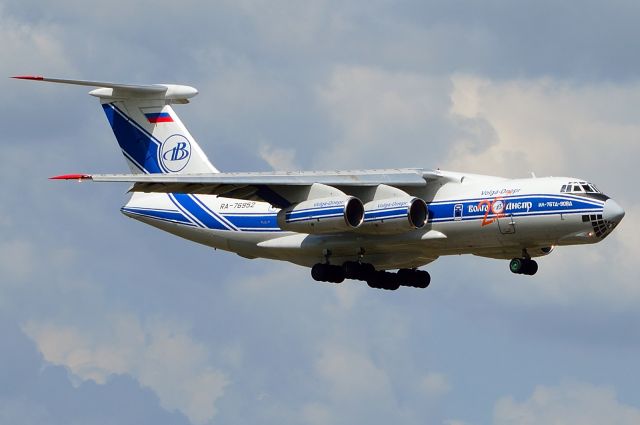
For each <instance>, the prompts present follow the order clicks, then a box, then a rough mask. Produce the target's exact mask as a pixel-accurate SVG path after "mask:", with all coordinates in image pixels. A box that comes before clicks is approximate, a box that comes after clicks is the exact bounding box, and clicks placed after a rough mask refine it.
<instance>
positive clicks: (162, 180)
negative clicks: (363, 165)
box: [52, 168, 437, 208]
mask: <svg viewBox="0 0 640 425" xmlns="http://www.w3.org/2000/svg"><path fill="white" fill-rule="evenodd" d="M433 176H437V175H436V174H435V172H430V171H425V170H422V169H418V168H402V169H384V170H351V171H296V172H266V173H215V174H94V175H89V174H67V175H63V176H56V177H52V179H56V180H76V179H77V180H92V181H95V182H122V183H132V184H133V186H132V187H131V188H130V189H129V191H130V192H161V193H193V194H207V195H219V196H224V197H228V198H236V199H246V200H255V201H265V202H268V203H270V204H272V205H274V206H276V207H279V208H285V207H288V206H289V205H291V204H294V203H296V202H300V201H302V200H305V199H307V197H308V195H309V191H310V190H311V188H312V186H313V185H314V184H316V185H317V184H321V185H326V186H331V187H335V188H336V189H339V190H342V191H344V192H345V193H353V192H354V191H356V192H357V191H359V190H360V191H362V190H366V189H367V188H375V187H377V186H378V185H381V184H384V185H388V186H393V187H398V188H412V187H413V188H419V187H424V186H426V184H427V179H429V178H431V177H433Z"/></svg>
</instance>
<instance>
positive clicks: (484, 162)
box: [447, 75, 640, 183]
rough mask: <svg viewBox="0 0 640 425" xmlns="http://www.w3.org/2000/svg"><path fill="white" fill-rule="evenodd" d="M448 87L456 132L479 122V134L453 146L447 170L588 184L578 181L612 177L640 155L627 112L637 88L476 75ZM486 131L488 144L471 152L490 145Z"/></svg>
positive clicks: (637, 127) (639, 103)
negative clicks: (475, 143) (576, 179)
mask: <svg viewBox="0 0 640 425" xmlns="http://www.w3.org/2000/svg"><path fill="white" fill-rule="evenodd" d="M451 81H452V84H453V89H452V92H451V100H452V105H451V109H450V113H451V117H452V118H453V119H456V120H458V125H460V126H465V125H469V124H473V123H478V122H480V123H482V124H483V125H482V126H481V127H480V128H482V129H483V130H482V131H478V130H477V129H476V130H475V131H473V130H472V131H468V132H467V133H466V135H467V136H468V137H466V138H464V137H462V138H459V139H457V140H453V141H452V146H453V148H452V149H451V151H450V152H449V158H450V159H449V161H448V164H447V166H448V167H449V168H452V169H459V170H465V171H466V170H469V171H475V172H481V173H486V174H492V175H505V176H511V177H518V176H523V177H525V176H527V174H528V171H536V172H537V174H538V175H559V174H560V175H562V174H564V173H571V172H575V173H580V174H581V175H580V176H581V177H585V178H588V177H589V176H588V175H583V174H586V173H589V172H590V173H592V175H593V177H595V176H596V175H597V174H605V175H606V174H612V173H611V172H612V171H613V170H612V169H611V167H612V165H613V164H614V163H618V165H623V167H625V166H626V165H627V164H628V161H626V160H625V158H626V157H627V155H631V154H633V153H637V151H638V149H639V146H638V143H637V135H638V132H639V131H640V124H639V123H638V122H637V120H636V119H635V118H633V117H631V116H630V115H629V111H632V110H637V108H638V107H640V83H636V82H631V83H620V84H612V83H594V84H588V85H586V84H585V85H576V84H572V83H569V82H564V81H558V80H553V79H551V78H546V79H533V80H528V79H519V80H510V81H494V80H489V79H486V78H481V77H478V76H473V75H454V76H453V77H452V79H451ZM467 128H468V127H467ZM487 128H488V129H490V131H489V134H492V135H494V137H493V138H492V143H491V144H489V145H487V146H484V147H483V148H481V149H471V148H470V147H469V144H470V140H471V141H472V140H473V139H477V138H485V137H487V131H486V130H485V129H487ZM596 173H597V174H596ZM615 177H616V176H615V175H613V176H610V181H616V178H615ZM596 183H597V182H596Z"/></svg>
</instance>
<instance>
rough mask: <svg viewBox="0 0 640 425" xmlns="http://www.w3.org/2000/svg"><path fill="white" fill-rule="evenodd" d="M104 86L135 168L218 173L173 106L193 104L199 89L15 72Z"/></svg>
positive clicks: (109, 111)
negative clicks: (70, 78)
mask: <svg viewBox="0 0 640 425" xmlns="http://www.w3.org/2000/svg"><path fill="white" fill-rule="evenodd" d="M14 78H18V79H21V80H35V81H45V82H51V83H62V84H72V85H78V86H89V87H98V88H97V89H95V90H93V91H91V92H90V93H89V94H91V95H92V96H95V97H98V98H99V99H100V103H101V104H102V108H103V109H104V112H105V113H106V115H107V119H108V120H109V124H111V128H112V129H113V133H114V134H115V136H116V139H117V140H118V144H119V145H120V149H122V153H123V154H124V156H125V158H126V160H127V163H128V164H129V167H130V168H131V171H132V172H134V173H144V174H153V173H163V174H169V173H184V174H187V173H189V174H192V173H217V172H218V170H216V168H215V167H214V166H213V165H211V163H210V162H209V159H207V156H206V155H205V153H204V152H203V151H202V149H200V146H198V144H197V143H196V141H195V140H194V138H193V137H192V136H191V134H190V133H189V131H188V130H187V128H186V127H185V126H184V124H182V121H181V120H180V118H178V115H176V113H175V111H174V110H173V108H172V107H171V105H172V104H176V103H177V104H185V103H189V99H190V98H191V97H193V96H195V95H196V94H198V91H197V90H196V89H194V88H193V87H189V86H182V85H175V84H149V85H134V84H119V83H109V82H100V81H85V80H67V79H60V78H45V77H41V76H19V77H14Z"/></svg>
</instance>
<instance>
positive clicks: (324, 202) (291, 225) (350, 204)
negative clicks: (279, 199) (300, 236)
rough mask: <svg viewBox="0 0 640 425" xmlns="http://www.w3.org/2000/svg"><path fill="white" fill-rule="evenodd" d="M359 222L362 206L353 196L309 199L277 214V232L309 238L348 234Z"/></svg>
mask: <svg viewBox="0 0 640 425" xmlns="http://www.w3.org/2000/svg"><path fill="white" fill-rule="evenodd" d="M363 221H364V206H363V205H362V201H360V200H359V199H358V198H355V197H353V196H339V197H330V198H318V199H310V200H307V201H303V202H300V203H298V204H295V205H293V206H291V207H289V208H286V209H283V210H281V211H280V212H279V213H278V225H279V226H280V228H281V229H283V230H290V231H292V232H300V233H310V234H318V233H335V232H347V231H352V230H354V229H356V228H358V227H360V225H361V224H362V222H363Z"/></svg>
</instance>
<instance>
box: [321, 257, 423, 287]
mask: <svg viewBox="0 0 640 425" xmlns="http://www.w3.org/2000/svg"><path fill="white" fill-rule="evenodd" d="M311 277H313V279H314V280H317V281H321V282H332V283H341V282H343V281H344V280H345V279H353V280H362V281H366V282H367V285H369V286H370V287H371V288H376V289H386V290H389V291H394V290H396V289H398V288H399V287H400V286H411V287H414V288H426V287H427V286H429V283H430V282H431V276H430V275H429V273H427V272H426V271H423V270H416V269H400V270H398V272H397V273H391V272H387V271H383V270H376V269H375V268H374V267H373V266H372V265H371V264H368V263H360V262H357V261H347V262H346V263H344V264H343V265H342V266H336V265H332V264H323V263H318V264H316V265H314V266H313V267H312V268H311Z"/></svg>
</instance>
